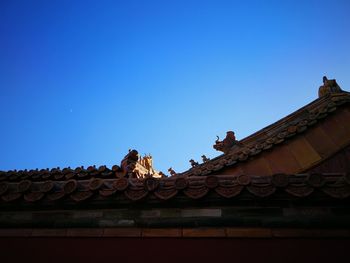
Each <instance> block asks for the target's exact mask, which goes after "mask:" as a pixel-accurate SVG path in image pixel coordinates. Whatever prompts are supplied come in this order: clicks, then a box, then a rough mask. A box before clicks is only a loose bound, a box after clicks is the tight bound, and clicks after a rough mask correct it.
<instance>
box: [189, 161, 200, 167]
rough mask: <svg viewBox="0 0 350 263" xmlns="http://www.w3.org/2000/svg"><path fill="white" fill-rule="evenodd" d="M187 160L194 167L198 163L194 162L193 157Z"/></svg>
mask: <svg viewBox="0 0 350 263" xmlns="http://www.w3.org/2000/svg"><path fill="white" fill-rule="evenodd" d="M189 162H190V163H191V166H192V167H196V166H197V165H198V163H197V162H195V161H194V160H193V159H191V160H190V161H189Z"/></svg>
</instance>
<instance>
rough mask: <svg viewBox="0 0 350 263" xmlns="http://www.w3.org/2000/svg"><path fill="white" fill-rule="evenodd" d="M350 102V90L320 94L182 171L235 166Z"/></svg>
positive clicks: (202, 171)
mask: <svg viewBox="0 0 350 263" xmlns="http://www.w3.org/2000/svg"><path fill="white" fill-rule="evenodd" d="M349 102H350V93H349V92H345V91H342V92H340V93H331V94H327V95H325V96H322V97H320V98H317V99H315V100H314V101H312V102H310V103H309V104H307V105H305V106H303V107H302V108H300V109H298V110H296V111H294V112H293V113H291V114H289V115H287V116H286V117H284V118H282V119H280V120H278V121H276V122H274V123H272V124H270V125H268V126H266V127H264V128H262V129H261V130H259V131H257V132H255V133H253V134H251V135H249V136H247V137H245V138H243V139H242V140H240V141H239V143H240V144H242V145H243V146H237V145H234V146H233V148H232V149H231V150H230V151H229V152H227V153H224V154H221V155H219V156H217V157H215V158H213V159H211V160H209V161H207V162H205V163H202V164H199V165H197V166H195V167H192V168H190V169H189V170H187V171H184V172H183V173H179V174H178V175H182V176H192V175H206V174H209V173H211V172H215V171H219V170H221V169H222V168H224V167H225V166H231V165H234V164H235V163H237V162H239V161H245V160H247V159H248V158H249V157H250V156H253V155H257V154H259V153H261V152H262V151H264V150H267V149H270V148H272V147H273V146H274V145H276V144H279V143H282V142H283V141H284V140H286V139H288V138H291V137H293V136H294V135H296V134H300V133H302V132H304V131H306V130H307V128H308V127H310V126H313V125H315V124H316V123H317V122H318V121H319V120H320V119H323V118H325V117H327V116H328V115H329V114H330V113H332V112H334V111H336V110H337V108H338V107H339V106H341V105H343V104H345V103H349Z"/></svg>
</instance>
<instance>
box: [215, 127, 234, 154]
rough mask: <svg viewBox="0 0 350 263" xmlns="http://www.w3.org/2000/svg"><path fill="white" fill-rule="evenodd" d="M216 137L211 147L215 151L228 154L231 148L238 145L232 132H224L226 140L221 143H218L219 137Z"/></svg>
mask: <svg viewBox="0 0 350 263" xmlns="http://www.w3.org/2000/svg"><path fill="white" fill-rule="evenodd" d="M216 137H217V139H216V141H215V144H214V145H213V148H214V149H215V150H217V151H221V152H223V153H228V152H229V151H230V149H231V148H232V147H233V146H235V145H240V143H239V142H238V141H237V140H236V136H235V133H234V132H233V131H228V132H226V138H225V139H223V140H222V141H220V138H219V136H216Z"/></svg>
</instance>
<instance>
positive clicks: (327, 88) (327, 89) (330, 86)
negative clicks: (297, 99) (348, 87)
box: [318, 76, 343, 98]
mask: <svg viewBox="0 0 350 263" xmlns="http://www.w3.org/2000/svg"><path fill="white" fill-rule="evenodd" d="M340 92H343V90H342V89H341V88H340V87H339V85H338V83H337V81H336V80H335V79H327V77H326V76H324V77H323V85H322V86H320V88H319V89H318V97H319V98H321V97H323V96H326V95H328V94H332V93H340Z"/></svg>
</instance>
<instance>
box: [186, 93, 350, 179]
mask: <svg viewBox="0 0 350 263" xmlns="http://www.w3.org/2000/svg"><path fill="white" fill-rule="evenodd" d="M349 102H350V93H348V92H341V93H332V94H327V95H325V96H322V97H321V98H318V99H316V100H314V101H313V102H311V103H309V104H308V105H306V106H304V107H302V108H301V109H299V110H297V111H295V112H293V113H292V114H290V115H288V116H286V117H284V118H283V119H281V120H279V121H277V122H275V123H274V124H271V125H269V126H267V127H265V128H263V129H261V130H260V131H258V132H256V133H254V134H252V135H250V136H248V137H246V138H244V139H242V140H241V141H239V145H234V146H233V147H232V148H231V149H230V150H229V151H227V152H225V153H224V154H222V155H220V156H218V157H216V158H214V159H211V160H208V161H206V162H204V163H202V164H199V165H195V166H194V167H192V168H191V169H189V170H188V171H185V172H183V173H181V174H179V175H181V176H193V175H196V176H201V175H208V174H213V173H224V174H236V175H238V174H244V173H248V174H256V175H272V174H275V173H303V172H306V171H308V170H309V169H311V168H312V167H313V166H315V165H317V164H319V163H322V162H323V161H325V160H327V159H328V158H330V157H331V156H332V155H334V154H335V153H336V152H338V151H339V150H341V149H342V148H344V147H346V146H347V145H349V144H350V125H349V123H350V107H349Z"/></svg>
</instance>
